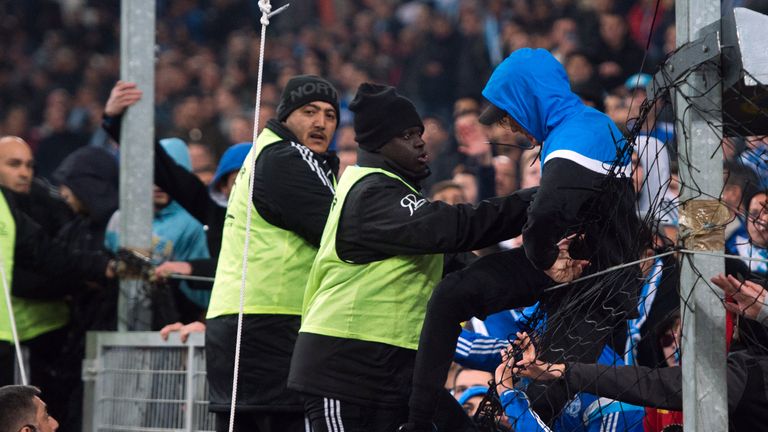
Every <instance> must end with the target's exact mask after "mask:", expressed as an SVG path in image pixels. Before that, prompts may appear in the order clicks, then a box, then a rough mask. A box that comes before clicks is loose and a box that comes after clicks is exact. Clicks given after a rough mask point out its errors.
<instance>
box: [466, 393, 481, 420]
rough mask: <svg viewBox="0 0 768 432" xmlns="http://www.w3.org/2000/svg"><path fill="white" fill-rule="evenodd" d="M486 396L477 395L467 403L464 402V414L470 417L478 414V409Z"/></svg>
mask: <svg viewBox="0 0 768 432" xmlns="http://www.w3.org/2000/svg"><path fill="white" fill-rule="evenodd" d="M483 396H484V395H477V396H473V397H471V398H469V399H468V400H467V401H466V402H464V405H462V406H461V407H462V408H463V409H464V412H465V413H467V415H468V416H470V417H471V416H473V415H475V413H476V412H477V409H478V408H480V403H481V402H482V401H483Z"/></svg>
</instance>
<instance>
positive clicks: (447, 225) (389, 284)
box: [288, 83, 533, 432]
mask: <svg viewBox="0 0 768 432" xmlns="http://www.w3.org/2000/svg"><path fill="white" fill-rule="evenodd" d="M349 108H350V110H351V111H352V112H353V113H354V114H355V119H354V127H355V133H356V135H357V138H356V140H357V141H358V143H359V144H360V150H359V151H358V159H357V161H358V165H357V166H353V167H349V168H347V170H346V171H345V172H344V175H343V176H342V178H341V180H340V182H339V185H338V187H337V189H336V197H335V199H334V204H333V206H332V207H331V212H330V214H329V216H328V222H327V223H326V226H325V231H324V232H323V238H322V240H321V243H320V250H319V251H318V254H317V256H316V258H315V262H314V263H313V265H312V270H311V271H310V274H309V280H308V281H307V290H306V292H305V295H304V308H303V312H302V313H303V317H302V326H301V329H300V331H299V337H298V340H297V342H296V347H295V350H294V355H293V359H292V364H291V372H290V375H289V378H288V387H289V388H291V389H294V390H297V391H299V392H301V393H303V394H304V397H305V406H306V415H307V417H308V419H309V421H310V423H311V426H312V430H313V431H314V432H325V431H341V430H343V431H346V432H354V431H360V432H362V431H365V432H376V431H381V432H393V431H395V430H396V429H397V428H398V426H399V425H400V424H402V423H404V422H405V421H407V419H408V396H409V393H410V385H411V376H412V372H413V366H414V359H415V356H416V347H417V345H418V340H419V333H420V330H421V323H422V321H423V319H424V313H425V309H426V305H427V300H428V299H429V296H430V293H431V292H432V289H433V288H434V287H435V285H437V283H438V282H439V281H440V279H441V278H442V277H443V274H444V273H446V272H447V271H450V270H452V269H454V268H457V267H458V266H459V265H457V263H458V262H459V261H460V260H455V259H454V260H448V259H446V257H455V256H456V255H454V254H455V253H459V252H468V251H471V250H474V249H480V248H483V247H486V246H489V245H491V244H494V243H496V242H499V241H502V240H505V239H509V238H512V237H515V236H517V235H518V234H519V233H520V231H521V229H522V227H523V224H524V222H525V210H526V208H527V206H528V203H529V201H530V198H531V196H532V190H524V191H520V192H518V193H515V194H513V195H510V196H507V197H504V198H494V199H490V200H486V201H482V202H481V203H479V204H478V205H477V206H475V207H473V206H471V205H467V204H459V205H456V206H451V205H448V204H446V203H443V202H429V201H428V200H427V199H426V198H425V197H424V196H423V195H422V194H421V193H420V191H419V182H420V181H421V180H423V179H424V178H425V177H427V176H428V175H429V167H428V165H427V162H428V155H427V153H426V149H425V146H424V141H423V140H422V138H421V135H422V133H423V132H424V126H423V124H422V121H421V117H420V116H419V114H418V113H417V112H416V108H415V107H414V106H413V104H412V103H411V101H409V100H408V99H406V98H404V97H403V96H400V95H399V94H398V93H397V92H396V91H395V89H394V88H392V87H388V86H383V85H378V84H370V83H364V84H362V85H361V86H360V87H359V88H358V90H357V95H356V96H355V99H354V100H353V101H352V103H351V104H350V107H349ZM445 254H449V255H445ZM526 261H527V260H526ZM527 265H528V266H530V267H531V268H533V267H532V265H531V264H527ZM436 425H437V426H439V430H440V431H465V430H474V426H473V425H472V423H471V420H470V419H469V418H468V417H467V416H466V415H465V414H464V412H463V410H462V409H461V407H460V406H459V405H458V403H457V402H456V401H455V399H454V398H453V397H451V395H450V394H448V392H444V393H443V394H442V395H441V404H440V409H439V413H438V415H437V420H436ZM410 426H419V427H423V428H424V430H432V428H434V427H435V425H432V424H428V425H410Z"/></svg>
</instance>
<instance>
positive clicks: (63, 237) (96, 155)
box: [54, 147, 119, 337]
mask: <svg viewBox="0 0 768 432" xmlns="http://www.w3.org/2000/svg"><path fill="white" fill-rule="evenodd" d="M54 177H55V178H56V180H57V181H58V182H59V183H60V184H61V185H64V186H67V187H68V188H70V189H71V190H72V193H73V194H74V195H75V196H76V197H77V199H78V200H80V202H81V203H82V204H83V206H84V208H85V210H84V213H83V214H80V215H78V217H75V218H73V219H72V220H71V221H70V222H69V223H67V224H66V225H64V227H62V229H61V230H60V231H59V233H58V235H57V239H58V240H60V241H62V242H64V243H67V244H70V245H72V247H73V248H74V249H80V250H92V251H103V253H108V252H107V251H106V249H105V247H104V233H105V230H106V227H107V223H108V222H109V219H110V218H111V217H112V214H113V213H114V212H115V211H116V210H117V207H118V204H119V194H118V183H119V174H118V163H117V159H116V158H115V157H114V156H113V155H112V154H111V153H109V152H108V151H106V150H104V149H102V148H97V147H83V148H81V149H78V150H77V151H75V152H74V153H72V154H71V155H69V156H68V157H67V158H66V159H64V161H62V163H61V165H60V166H59V168H57V169H56V171H55V173H54ZM114 284H115V282H114V281H106V280H104V279H103V278H102V279H100V280H95V281H89V282H83V281H82V280H76V279H65V280H61V281H60V287H61V289H63V290H65V291H67V292H69V293H75V294H74V296H73V299H72V302H71V305H72V317H73V320H72V322H73V331H74V332H75V333H76V334H78V336H77V337H80V336H83V335H84V333H85V331H87V330H112V329H114V328H115V326H116V314H115V311H116V310H117V290H116V289H114V288H115V287H114Z"/></svg>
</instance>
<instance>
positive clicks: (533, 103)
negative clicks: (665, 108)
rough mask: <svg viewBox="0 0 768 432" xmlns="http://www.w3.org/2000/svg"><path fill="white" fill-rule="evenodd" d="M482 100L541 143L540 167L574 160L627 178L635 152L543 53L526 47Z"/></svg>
mask: <svg viewBox="0 0 768 432" xmlns="http://www.w3.org/2000/svg"><path fill="white" fill-rule="evenodd" d="M483 96H484V97H485V98H486V99H488V101H490V102H491V103H492V104H494V105H495V106H497V107H498V108H501V109H503V110H504V111H506V112H507V113H508V114H509V115H510V116H511V117H512V118H513V119H514V120H515V121H516V122H517V123H518V124H520V126H522V127H523V129H525V130H526V131H527V132H528V133H529V134H530V135H531V136H533V137H534V138H536V141H538V142H539V143H541V144H542V151H541V166H542V169H544V168H546V166H545V164H546V162H547V161H549V160H550V159H554V158H564V159H568V160H571V161H573V162H575V163H577V164H579V165H581V166H583V167H585V168H587V169H589V170H591V171H595V172H597V173H600V174H608V173H610V172H613V173H618V172H624V173H625V174H626V175H629V173H630V169H631V165H630V156H631V151H630V149H629V148H627V142H626V140H625V139H624V137H623V135H622V134H621V132H620V131H619V129H618V128H617V127H616V125H615V124H614V123H613V121H611V119H610V118H609V117H608V116H606V115H605V114H603V113H601V112H600V111H597V110H596V109H594V108H590V107H588V106H586V105H584V104H583V103H582V102H581V99H579V97H578V96H577V95H576V94H575V93H573V92H572V91H571V87H570V84H569V82H568V75H566V73H565V69H563V66H562V65H561V64H560V62H558V61H557V59H555V58H554V57H553V56H552V54H550V53H549V51H547V50H543V49H531V48H522V49H519V50H517V51H515V52H513V53H512V54H511V55H510V56H509V57H507V58H506V59H505V60H504V61H503V62H501V64H500V65H499V66H498V67H497V68H496V69H495V70H494V71H493V74H492V75H491V78H490V79H489V80H488V84H486V86H485V88H484V89H483Z"/></svg>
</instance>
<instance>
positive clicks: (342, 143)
mask: <svg viewBox="0 0 768 432" xmlns="http://www.w3.org/2000/svg"><path fill="white" fill-rule="evenodd" d="M357 149H358V146H357V142H356V141H355V129H354V128H353V127H352V126H351V125H348V126H342V127H340V128H339V130H338V132H336V155H337V156H338V157H339V178H341V175H342V174H344V170H345V169H347V167H349V166H352V165H355V164H356V163H357Z"/></svg>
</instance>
